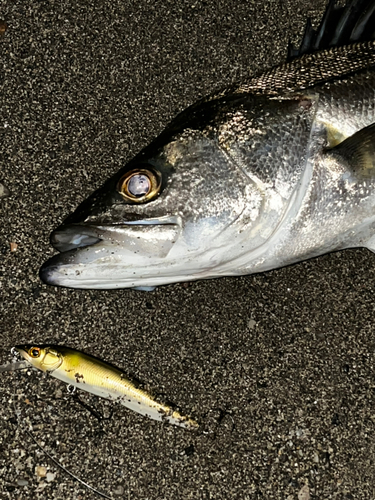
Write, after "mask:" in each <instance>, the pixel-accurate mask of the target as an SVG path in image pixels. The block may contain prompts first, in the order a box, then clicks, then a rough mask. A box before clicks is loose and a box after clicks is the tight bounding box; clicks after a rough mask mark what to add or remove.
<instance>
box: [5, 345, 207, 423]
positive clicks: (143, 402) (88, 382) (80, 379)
mask: <svg viewBox="0 0 375 500" xmlns="http://www.w3.org/2000/svg"><path fill="white" fill-rule="evenodd" d="M15 350H16V351H18V352H19V353H20V355H21V356H22V357H23V358H24V359H25V360H26V361H28V362H29V363H30V364H31V365H32V366H34V367H35V368H37V369H39V370H42V371H44V372H48V373H49V374H50V375H52V376H53V377H55V378H57V379H58V380H61V381H62V382H65V383H66V384H69V385H72V386H74V387H77V388H78V389H81V390H83V391H86V392H90V393H91V394H95V395H96V396H99V397H101V398H106V399H110V400H113V401H116V402H119V403H121V404H122V405H124V406H126V407H127V408H129V409H131V410H133V411H135V412H137V413H140V414H142V415H145V416H148V417H150V418H152V419H153V420H159V421H162V420H163V421H164V420H165V421H167V422H169V423H171V424H174V425H178V426H181V427H185V428H188V429H195V428H197V427H198V424H197V423H196V422H195V421H194V420H192V419H191V418H187V417H183V416H182V415H180V414H179V413H178V412H177V411H175V410H173V409H172V408H171V407H169V406H166V405H163V404H161V403H158V402H157V401H156V400H155V399H153V398H152V397H151V396H150V395H149V394H148V393H147V392H146V391H144V390H143V389H141V388H139V387H137V385H136V384H135V383H134V382H132V381H130V380H129V379H128V378H127V377H126V375H125V374H124V373H123V372H122V371H121V370H119V369H118V368H116V367H114V366H112V365H110V364H108V363H105V362H104V361H102V360H100V359H97V358H95V357H93V356H89V355H88V354H85V353H82V352H80V351H76V350H74V349H70V348H69V347H63V346H35V345H28V346H16V347H15Z"/></svg>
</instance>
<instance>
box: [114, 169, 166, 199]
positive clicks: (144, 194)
mask: <svg viewBox="0 0 375 500" xmlns="http://www.w3.org/2000/svg"><path fill="white" fill-rule="evenodd" d="M140 166H141V167H142V165H140ZM144 166H145V167H147V168H137V169H134V170H130V171H129V172H126V174H125V175H123V176H122V177H121V179H120V180H119V182H118V184H117V190H118V192H119V193H120V194H121V195H122V197H123V198H125V200H127V201H132V202H133V203H144V202H146V201H150V200H152V199H153V198H156V196H157V195H158V194H159V192H160V187H161V174H160V173H159V172H157V171H156V170H153V169H151V168H150V167H149V165H148V164H145V165H144Z"/></svg>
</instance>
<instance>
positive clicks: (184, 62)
mask: <svg viewBox="0 0 375 500" xmlns="http://www.w3.org/2000/svg"><path fill="white" fill-rule="evenodd" d="M324 4H325V2H324V1H323V0H322V1H321V0H319V1H313V2H309V1H306V0H303V1H302V0H284V1H281V0H280V1H276V0H273V1H271V0H266V1H264V2H254V1H252V2H241V1H239V0H238V1H237V0H232V1H231V2H224V1H222V0H218V1H216V2H215V1H213V0H207V1H204V2H200V1H196V0H191V1H185V0H180V1H179V2H172V1H167V0H164V1H163V2H160V1H150V0H139V1H138V2H130V1H124V0H111V1H109V0H106V1H105V0H97V1H96V2H83V1H82V2H76V1H61V2H60V1H59V2H58V1H54V0H50V1H48V0H46V1H35V0H34V1H33V2H31V1H30V0H22V1H21V0H2V1H1V2H0V19H3V20H5V21H6V22H7V25H8V28H7V30H6V31H5V35H4V36H2V37H1V36H0V62H1V66H0V68H1V69H0V88H1V90H0V104H1V107H0V141H1V142H0V144H1V147H0V165H1V170H0V182H4V183H5V184H6V186H7V187H8V188H9V189H10V191H11V193H12V195H11V197H10V198H7V199H3V200H0V220H1V224H0V278H1V288H0V293H1V305H0V321H1V323H0V328H1V330H0V331H1V340H2V341H1V345H0V363H5V362H7V361H8V360H9V359H10V357H9V349H10V348H11V346H13V345H15V344H19V343H23V342H28V343H29V342H32V343H60V344H64V345H68V346H71V347H74V348H77V349H81V350H84V351H85V352H88V353H91V354H93V355H96V356H98V357H101V358H103V359H105V360H107V361H109V362H112V363H113V364H115V365H116V366H118V367H121V368H123V369H124V370H125V371H126V372H127V373H129V374H130V375H132V376H134V377H137V378H138V379H140V380H141V381H142V382H144V383H145V384H146V385H147V386H148V387H149V388H150V389H152V390H153V391H154V392H155V393H157V394H161V395H163V397H164V398H166V399H167V400H169V401H172V402H173V403H175V404H176V405H177V406H178V407H179V408H180V409H181V411H182V412H183V413H188V414H191V415H192V416H194V417H195V418H196V419H197V420H198V421H199V422H200V423H201V429H200V430H199V431H198V432H196V433H192V432H189V431H185V430H182V429H179V428H176V427H172V426H168V425H163V424H160V423H157V422H154V421H149V420H147V419H145V418H142V417H141V416H138V415H137V414H134V413H132V412H130V411H128V410H126V409H125V408H123V407H121V406H116V407H114V408H113V409H114V413H113V416H112V419H110V420H108V421H105V422H104V423H103V424H102V425H101V424H99V422H98V421H97V419H96V418H95V417H94V416H92V415H91V414H90V413H89V412H88V411H87V410H85V409H84V408H83V407H81V406H80V405H79V404H77V402H76V401H74V400H73V399H72V398H71V397H69V396H68V394H67V393H66V386H65V385H64V384H62V383H59V382H58V381H56V380H54V379H52V378H51V377H44V376H42V375H41V374H39V373H37V372H33V371H19V372H10V373H2V374H0V499H1V500H5V499H11V500H13V499H17V500H18V499H22V500H23V499H35V500H37V499H47V500H48V499H61V500H62V499H64V500H78V499H80V500H88V499H94V498H96V496H95V495H94V494H93V493H92V492H90V491H89V490H87V489H86V488H85V487H83V486H82V485H80V484H79V483H78V482H77V481H75V480H74V479H73V478H71V477H69V476H68V475H66V474H65V473H64V472H63V471H61V469H59V468H58V467H56V465H54V464H53V463H52V462H51V461H50V460H49V459H48V458H47V457H46V456H45V455H44V454H43V453H42V451H41V450H40V448H38V447H37V445H36V444H35V443H34V442H33V441H32V439H31V438H30V436H29V435H28V434H26V432H25V429H32V432H33V435H34V436H35V438H36V439H37V440H38V442H39V444H40V445H41V446H43V447H44V448H45V449H46V450H47V451H48V452H49V453H50V454H51V455H52V456H53V457H55V458H56V459H57V460H58V461H59V462H60V463H61V464H62V465H64V466H65V467H66V468H68V469H69V470H70V471H71V472H72V473H73V474H76V475H77V476H79V477H80V478H82V479H83V480H84V481H86V482H88V483H89V484H90V485H92V486H95V487H97V488H99V489H100V490H101V491H103V492H105V493H106V494H107V495H108V496H110V497H111V498H113V499H117V498H118V499H125V500H127V499H142V500H146V499H148V500H162V499H166V500H167V499H168V500H169V499H174V500H175V499H180V498H181V499H194V500H195V499H197V500H198V499H199V500H200V499H202V500H208V499H215V500H216V499H229V498H230V499H232V498H233V499H244V500H245V499H249V500H250V499H251V500H253V499H254V500H255V499H277V500H278V499H287V500H309V499H319V500H320V499H340V500H341V499H345V500H354V499H355V500H361V499H367V500H368V499H373V498H375V481H374V472H375V470H374V469H375V467H374V459H375V453H374V445H375V436H374V427H375V411H374V410H375V404H374V399H375V392H374V389H375V383H374V362H375V360H374V344H375V339H374V338H373V337H374V327H373V315H374V308H375V298H374V282H375V256H374V255H372V254H371V253H370V252H368V251H367V250H348V251H345V252H339V253H335V254H331V255H327V256H323V257H321V258H319V259H314V260H311V261H308V262H304V263H300V264H298V265H295V266H292V267H288V268H285V269H281V270H276V271H272V272H269V273H265V274H259V275H256V276H249V277H243V278H238V279H219V280H213V281H202V282H195V283H187V284H181V285H174V286H167V287H163V288H160V289H158V290H156V291H155V292H152V293H144V292H135V291H130V290H122V291H108V292H100V291H74V290H67V289H58V288H53V287H47V286H45V285H43V284H42V283H41V282H40V281H39V278H38V269H39V267H40V265H41V264H42V263H43V262H44V261H45V260H46V258H47V257H49V256H51V255H52V254H53V250H52V248H51V246H50V245H49V241H48V237H49V234H50V232H51V230H52V229H53V228H54V227H56V226H57V225H58V224H59V223H60V222H61V221H62V220H63V218H64V217H65V216H67V215H68V214H69V212H70V211H71V210H72V209H74V208H75V207H76V206H77V205H78V203H79V202H80V201H82V200H83V199H84V198H85V197H86V196H87V195H88V194H89V193H90V192H92V191H93V190H94V189H95V188H96V187H98V186H99V185H100V184H101V183H102V182H103V181H104V180H105V179H106V178H107V177H108V176H109V175H111V174H112V173H114V172H115V171H116V170H118V169H119V168H120V167H121V166H122V165H123V164H124V162H126V161H127V160H129V159H130V158H131V157H132V156H133V155H134V154H135V153H137V152H138V151H139V150H140V149H141V148H142V147H143V146H145V145H146V144H147V143H148V142H150V140H151V139H152V138H153V137H154V136H155V135H156V134H158V133H159V132H160V131H161V130H162V129H163V127H164V126H165V125H166V124H167V123H168V121H169V120H170V119H171V118H172V117H173V116H174V115H175V114H176V113H177V112H178V111H180V110H182V109H183V108H185V107H186V106H188V105H189V104H191V103H193V102H194V101H195V100H197V99H198V98H199V97H200V96H202V95H205V94H208V93H210V92H212V91H213V90H215V89H217V88H221V87H224V86H225V85H227V84H229V83H233V82H235V81H241V79H244V78H245V77H246V76H247V75H249V74H251V73H254V72H258V71H261V70H262V69H265V68H268V67H270V66H271V65H273V64H276V63H278V62H281V61H282V60H283V59H284V58H285V54H286V45H287V41H288V39H289V38H292V39H293V40H295V41H298V40H299V38H300V36H301V34H302V32H303V29H304V24H305V21H306V18H307V16H308V15H310V16H313V18H314V19H315V20H316V19H318V18H319V16H320V15H321V13H322V10H323V9H324ZM2 31H4V30H2V29H1V26H0V35H1V32H2ZM11 244H12V245H11ZM15 244H16V245H15ZM11 246H12V249H13V250H14V251H12V252H11V251H10V248H11ZM82 399H83V400H84V401H86V402H88V403H90V404H91V405H93V406H94V407H95V408H96V409H98V410H99V411H101V412H104V414H106V415H107V414H108V413H109V412H110V410H111V404H110V403H109V402H106V401H103V400H99V399H97V398H95V397H91V396H89V395H87V396H86V395H82Z"/></svg>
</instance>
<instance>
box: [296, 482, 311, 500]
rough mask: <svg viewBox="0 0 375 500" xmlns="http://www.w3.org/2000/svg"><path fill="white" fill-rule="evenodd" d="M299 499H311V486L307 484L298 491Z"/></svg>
mask: <svg viewBox="0 0 375 500" xmlns="http://www.w3.org/2000/svg"><path fill="white" fill-rule="evenodd" d="M298 500H310V488H309V485H308V484H305V486H303V487H302V488H301V489H300V490H299V492H298Z"/></svg>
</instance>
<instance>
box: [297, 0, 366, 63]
mask: <svg viewBox="0 0 375 500" xmlns="http://www.w3.org/2000/svg"><path fill="white" fill-rule="evenodd" d="M336 3H337V0H330V1H329V3H328V6H327V8H326V11H325V13H324V15H323V18H322V20H321V23H320V25H319V27H318V29H317V30H314V29H313V27H312V26H311V20H310V19H308V20H307V23H306V28H305V33H304V35H303V38H302V42H301V45H300V47H299V49H296V48H295V47H294V46H293V45H292V44H290V43H289V47H288V61H290V60H292V59H295V58H296V57H300V56H302V55H303V54H311V53H313V52H316V51H318V50H324V49H328V48H330V47H339V46H341V45H347V44H350V43H353V42H362V41H369V40H372V39H374V38H375V0H351V1H350V2H348V3H347V4H346V5H345V6H343V7H339V6H338V5H337V4H336Z"/></svg>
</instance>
